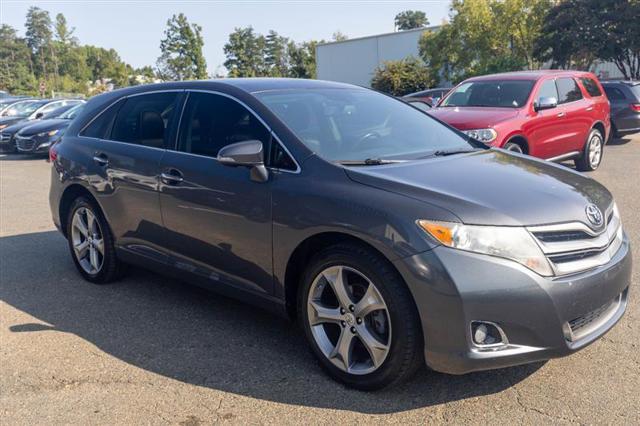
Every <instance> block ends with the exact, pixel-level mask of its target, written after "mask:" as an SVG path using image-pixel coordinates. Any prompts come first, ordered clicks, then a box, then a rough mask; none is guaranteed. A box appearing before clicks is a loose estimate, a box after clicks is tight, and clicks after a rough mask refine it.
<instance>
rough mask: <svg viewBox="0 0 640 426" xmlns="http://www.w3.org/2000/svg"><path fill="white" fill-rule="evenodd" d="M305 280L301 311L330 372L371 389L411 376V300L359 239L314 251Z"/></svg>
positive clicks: (414, 346)
mask: <svg viewBox="0 0 640 426" xmlns="http://www.w3.org/2000/svg"><path fill="white" fill-rule="evenodd" d="M302 285H303V286H304V287H303V290H302V291H301V292H300V295H299V300H298V314H299V315H298V317H299V318H301V320H302V321H301V322H302V327H303V328H304V331H305V335H306V337H307V340H308V342H309V344H310V345H311V348H312V350H313V352H314V354H315V355H316V356H317V358H318V359H319V361H320V363H321V365H322V366H323V367H324V369H325V370H326V371H327V372H328V373H329V374H330V375H331V376H332V377H333V378H335V379H337V380H339V381H341V382H343V383H345V384H347V385H349V386H352V387H354V388H358V389H363V390H373V389H379V388H382V387H385V386H387V385H389V384H392V383H394V382H397V381H401V380H404V379H406V378H408V377H410V376H411V374H412V373H413V372H414V371H415V370H416V369H417V368H418V367H419V366H420V365H421V361H422V353H423V345H422V333H421V330H420V322H419V317H418V314H417V310H416V307H415V305H414V302H413V299H412V297H411V295H410V293H409V291H408V289H407V288H406V285H405V284H404V282H403V281H402V280H401V278H400V277H399V276H398V274H397V272H395V270H393V269H392V267H391V266H390V265H389V264H388V263H387V262H386V260H385V259H383V258H381V257H380V256H379V255H377V254H376V253H374V252H372V251H369V250H367V249H365V248H363V247H361V246H358V245H352V244H341V245H336V246H333V247H330V248H327V249H325V250H323V251H322V252H320V253H319V254H318V255H316V256H315V257H314V259H313V260H312V262H311V263H310V266H309V268H308V269H307V271H306V273H305V276H304V281H303V283H302Z"/></svg>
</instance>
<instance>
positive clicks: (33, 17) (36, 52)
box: [25, 6, 52, 77]
mask: <svg viewBox="0 0 640 426" xmlns="http://www.w3.org/2000/svg"><path fill="white" fill-rule="evenodd" d="M51 25H52V23H51V17H50V16H49V12H47V11H46V10H42V9H40V8H39V7H35V6H31V7H30V8H29V10H28V11H27V18H26V22H25V28H26V32H25V35H26V37H25V38H26V41H27V46H29V48H30V49H31V52H32V57H33V59H34V61H33V62H35V63H36V64H38V67H37V68H36V69H35V74H36V76H38V77H46V75H47V72H49V71H50V70H48V69H47V62H48V61H47V53H48V51H49V49H50V46H51V36H52V31H51Z"/></svg>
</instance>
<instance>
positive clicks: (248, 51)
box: [224, 26, 267, 77]
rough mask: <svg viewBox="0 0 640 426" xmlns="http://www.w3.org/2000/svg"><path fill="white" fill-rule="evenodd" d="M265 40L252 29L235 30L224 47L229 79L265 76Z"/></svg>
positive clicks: (225, 64)
mask: <svg viewBox="0 0 640 426" xmlns="http://www.w3.org/2000/svg"><path fill="white" fill-rule="evenodd" d="M264 49H265V38H264V37H263V36H262V35H260V34H256V33H255V32H254V31H253V27H250V26H249V27H246V28H236V29H235V30H234V31H233V32H232V33H231V34H229V41H228V42H227V43H226V44H225V45H224V54H225V55H226V57H227V60H226V61H225V62H224V66H225V68H227V70H228V71H229V77H261V76H265V75H267V72H266V66H265V61H264V58H265V55H264Z"/></svg>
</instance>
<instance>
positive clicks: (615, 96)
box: [604, 86, 627, 101]
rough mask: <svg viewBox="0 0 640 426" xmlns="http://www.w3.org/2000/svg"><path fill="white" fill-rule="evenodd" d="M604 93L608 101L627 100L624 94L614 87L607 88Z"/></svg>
mask: <svg viewBox="0 0 640 426" xmlns="http://www.w3.org/2000/svg"><path fill="white" fill-rule="evenodd" d="M604 91H605V93H606V94H607V98H609V100H610V101H623V100H625V99H626V98H627V97H626V96H625V95H624V93H622V90H620V89H618V88H616V87H610V86H607V87H605V88H604Z"/></svg>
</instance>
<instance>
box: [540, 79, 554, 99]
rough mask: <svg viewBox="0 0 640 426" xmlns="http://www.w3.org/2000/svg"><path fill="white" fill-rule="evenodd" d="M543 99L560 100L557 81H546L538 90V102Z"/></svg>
mask: <svg viewBox="0 0 640 426" xmlns="http://www.w3.org/2000/svg"><path fill="white" fill-rule="evenodd" d="M541 98H555V100H556V101H557V100H558V89H556V81H555V80H545V81H544V82H543V83H542V85H541V86H540V89H539V90H538V97H537V99H538V101H539V100H540V99H541Z"/></svg>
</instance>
